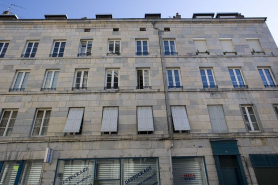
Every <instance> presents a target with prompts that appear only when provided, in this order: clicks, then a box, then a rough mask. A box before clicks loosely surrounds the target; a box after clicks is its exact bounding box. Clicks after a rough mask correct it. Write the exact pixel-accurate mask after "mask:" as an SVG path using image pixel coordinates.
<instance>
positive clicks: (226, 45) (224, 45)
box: [219, 39, 236, 55]
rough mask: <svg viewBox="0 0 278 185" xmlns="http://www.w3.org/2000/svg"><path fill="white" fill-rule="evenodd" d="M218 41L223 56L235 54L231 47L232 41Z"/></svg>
mask: <svg viewBox="0 0 278 185" xmlns="http://www.w3.org/2000/svg"><path fill="white" fill-rule="evenodd" d="M219 41H220V44H221V46H222V50H223V53H224V55H226V54H228V53H234V54H236V52H235V49H234V46H233V42H232V39H219Z"/></svg>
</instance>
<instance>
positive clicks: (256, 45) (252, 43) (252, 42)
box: [246, 39, 265, 55]
mask: <svg viewBox="0 0 278 185" xmlns="http://www.w3.org/2000/svg"><path fill="white" fill-rule="evenodd" d="M246 41H247V42H248V45H249V48H250V50H251V53H252V55H254V54H260V53H263V54H265V52H264V51H263V49H262V47H261V44H260V42H259V39H246Z"/></svg>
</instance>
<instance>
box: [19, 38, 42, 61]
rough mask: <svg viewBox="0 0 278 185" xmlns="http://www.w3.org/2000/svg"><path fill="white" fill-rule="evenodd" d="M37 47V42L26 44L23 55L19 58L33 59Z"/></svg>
mask: <svg viewBox="0 0 278 185" xmlns="http://www.w3.org/2000/svg"><path fill="white" fill-rule="evenodd" d="M38 46H39V42H36V41H29V42H27V44H26V48H25V50H24V53H23V54H22V55H21V57H24V58H34V57H35V55H36V52H37V49H38Z"/></svg>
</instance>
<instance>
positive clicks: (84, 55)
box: [77, 52, 92, 57]
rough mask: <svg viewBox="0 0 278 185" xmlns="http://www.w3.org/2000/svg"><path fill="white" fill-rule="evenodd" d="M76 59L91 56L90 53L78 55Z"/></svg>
mask: <svg viewBox="0 0 278 185" xmlns="http://www.w3.org/2000/svg"><path fill="white" fill-rule="evenodd" d="M77 56H78V57H87V56H92V53H91V52H87V53H78V54H77Z"/></svg>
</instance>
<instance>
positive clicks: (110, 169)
mask: <svg viewBox="0 0 278 185" xmlns="http://www.w3.org/2000/svg"><path fill="white" fill-rule="evenodd" d="M96 164H97V166H96V180H95V183H97V184H103V185H110V184H113V185H114V184H115V185H116V184H120V160H119V159H99V160H97V162H96Z"/></svg>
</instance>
